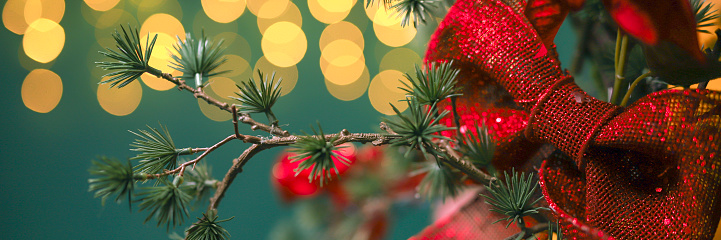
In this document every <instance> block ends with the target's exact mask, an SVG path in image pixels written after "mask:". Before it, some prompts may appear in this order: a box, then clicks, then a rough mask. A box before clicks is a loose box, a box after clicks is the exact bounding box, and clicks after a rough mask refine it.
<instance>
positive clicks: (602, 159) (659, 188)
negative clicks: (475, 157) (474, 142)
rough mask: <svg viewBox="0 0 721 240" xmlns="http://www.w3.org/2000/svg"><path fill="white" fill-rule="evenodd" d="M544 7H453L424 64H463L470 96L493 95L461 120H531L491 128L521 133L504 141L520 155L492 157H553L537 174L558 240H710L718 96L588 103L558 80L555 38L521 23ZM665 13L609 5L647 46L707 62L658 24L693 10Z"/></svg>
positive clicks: (496, 2) (466, 3) (685, 35)
mask: <svg viewBox="0 0 721 240" xmlns="http://www.w3.org/2000/svg"><path fill="white" fill-rule="evenodd" d="M540 2H541V1H530V2H529V5H527V6H526V5H525V2H523V1H513V0H508V1H500V0H459V1H457V2H456V4H455V5H454V6H453V7H452V8H451V10H450V11H449V13H448V15H447V16H446V18H445V19H444V20H443V22H442V23H441V24H440V26H439V28H438V30H437V32H436V33H435V35H434V37H433V38H432V39H431V42H430V43H429V47H428V52H427V54H426V61H428V62H436V61H440V62H447V61H454V62H456V63H458V65H457V66H460V68H461V75H460V77H461V79H459V83H460V84H470V85H472V86H473V87H478V88H480V91H475V92H476V94H480V95H484V94H486V95H488V96H489V97H488V98H486V97H485V96H481V98H477V99H472V98H471V99H468V100H465V103H466V107H467V108H469V109H473V110H475V112H473V111H468V112H470V114H469V115H471V116H473V117H475V118H477V117H479V116H486V115H488V112H493V111H498V110H495V109H503V108H505V109H510V110H507V111H519V112H521V113H520V114H519V115H521V116H524V117H525V118H524V119H527V120H526V121H525V122H524V121H521V122H520V124H508V125H500V126H498V127H495V128H494V127H491V128H492V129H498V130H494V132H503V131H507V129H512V130H516V132H513V131H511V132H512V134H509V135H510V136H511V137H509V138H504V139H510V140H507V141H508V143H516V144H512V145H511V146H512V147H509V148H504V147H502V146H503V144H500V145H499V146H501V147H500V148H499V149H497V151H499V150H500V151H501V152H502V151H503V150H504V149H510V150H509V151H512V152H515V153H513V154H511V155H515V156H519V155H520V156H531V155H533V154H534V153H535V152H536V150H537V149H538V146H540V145H539V144H540V143H544V142H547V143H551V144H552V145H553V146H554V147H555V148H556V149H557V150H556V151H555V152H554V153H553V154H551V155H550V156H548V157H547V158H546V160H545V162H544V164H543V166H542V168H541V170H540V174H541V186H542V189H543V192H544V196H545V198H546V200H547V201H548V203H549V206H550V207H551V208H552V209H553V212H554V215H555V216H556V217H558V218H559V219H560V221H561V225H562V227H563V230H564V235H566V236H570V237H571V238H576V237H579V238H584V239H585V238H600V239H709V238H711V237H712V235H713V233H714V230H715V229H716V226H717V224H718V221H719V218H720V217H721V202H720V201H719V200H720V199H719V196H721V195H720V193H721V189H719V185H718V182H719V181H721V179H720V178H719V170H717V168H718V167H719V166H718V165H719V164H721V158H720V157H719V148H721V140H719V138H721V131H720V128H721V123H720V122H719V121H720V120H721V119H720V118H719V114H721V105H720V104H719V101H721V94H719V93H718V92H715V91H710V90H691V89H685V90H664V91H660V92H656V93H653V94H650V95H647V96H645V97H643V98H641V99H639V100H638V101H636V102H635V103H633V104H632V105H630V106H628V107H627V108H624V107H619V106H617V105H614V104H611V103H606V102H602V101H600V100H598V99H595V98H593V97H591V96H588V95H587V94H586V93H585V92H584V91H583V90H581V89H580V88H578V86H576V84H574V82H573V77H572V76H570V75H569V74H568V73H566V72H564V71H562V69H561V67H560V63H559V61H558V59H557V58H556V57H555V53H554V45H552V44H551V43H549V42H547V41H544V40H547V39H549V38H550V39H552V37H549V36H552V35H555V31H554V30H553V28H552V27H545V28H540V29H537V28H536V27H538V26H537V25H538V24H534V23H538V22H539V21H538V20H539V19H536V18H530V19H529V17H533V16H540V15H533V14H530V15H529V14H524V13H528V10H524V9H525V8H527V7H537V6H539V5H542V4H540ZM549 2H551V3H556V4H559V5H558V6H559V7H560V9H558V11H551V13H555V14H561V15H565V12H567V10H566V7H567V5H566V3H564V2H563V1H549ZM666 2H669V3H671V2H673V3H674V4H671V5H668V6H666V5H653V7H651V6H647V5H649V4H650V3H646V2H643V1H605V3H607V4H606V5H607V7H608V8H609V9H610V12H611V14H612V15H613V16H614V18H615V19H617V20H619V22H620V25H621V27H622V28H623V29H624V30H626V31H627V33H628V34H631V35H634V36H637V37H638V38H639V39H641V40H642V41H644V42H647V43H649V44H654V43H656V42H657V41H669V42H672V43H674V44H678V46H680V48H681V49H683V50H685V51H687V52H689V53H690V54H691V56H694V58H696V59H699V60H702V59H700V56H701V55H699V54H697V53H696V51H698V49H697V48H695V39H696V37H695V31H689V30H688V28H673V27H670V26H667V25H663V24H664V23H668V21H672V20H673V18H669V19H664V18H665V17H666V15H663V14H660V13H659V11H672V10H673V11H674V12H675V11H681V12H683V11H684V10H686V9H688V8H686V7H683V8H680V9H675V8H677V7H678V6H687V5H688V4H687V3H686V2H683V3H679V2H678V1H664V3H666ZM532 3H539V4H538V5H534V4H532ZM678 4H680V5H678ZM658 6H663V7H658ZM674 6H675V7H674ZM657 8H658V9H657ZM646 11H650V12H646ZM677 16H678V17H679V18H681V20H678V21H682V22H680V23H679V22H674V24H671V26H676V25H683V26H686V25H688V24H686V21H689V20H688V17H691V16H692V15H690V14H689V15H688V16H686V15H685V12H683V13H682V14H679V15H677ZM634 17H641V18H643V19H646V20H648V21H647V22H641V24H649V26H652V27H651V28H647V27H641V28H640V30H639V29H636V28H635V27H637V26H636V25H633V24H631V23H636V24H638V23H639V22H636V21H635V20H630V21H627V20H628V18H634ZM555 19H563V17H560V18H555ZM643 19H642V20H643ZM657 20H663V21H664V22H662V23H657V22H655V21H657ZM560 23H561V22H560V21H556V22H553V24H551V26H554V25H560ZM544 29H551V30H544ZM636 30H639V31H636ZM690 34H693V35H690ZM691 43H693V44H694V45H691ZM691 46H693V47H691ZM699 64H703V63H701V62H700V63H699ZM621 72H623V71H621ZM489 89H493V90H494V91H501V93H498V92H493V91H490V90H489ZM503 89H505V90H507V93H503ZM474 90H475V89H474ZM464 97H468V96H464ZM487 99H491V100H490V101H489V100H487ZM511 99H512V101H509V100H511ZM474 100H476V101H477V102H475V101H474ZM514 103H515V104H514ZM468 112H466V113H468ZM461 114H463V113H461ZM525 114H528V115H525ZM526 116H527V117H526ZM464 117H465V118H468V116H464V115H461V119H463V118H464ZM503 120H504V119H501V122H503ZM514 139H515V140H514ZM529 141H530V142H532V143H534V144H530V145H531V146H530V148H529V147H526V146H524V145H523V144H517V143H519V142H521V143H526V142H529ZM523 159H528V158H527V157H526V158H523ZM494 162H495V160H494ZM519 164H522V163H519Z"/></svg>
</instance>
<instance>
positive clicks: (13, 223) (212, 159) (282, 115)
mask: <svg viewBox="0 0 721 240" xmlns="http://www.w3.org/2000/svg"><path fill="white" fill-rule="evenodd" d="M294 3H295V4H296V5H297V6H298V8H299V9H300V11H301V13H302V15H303V27H302V28H303V30H304V32H305V34H306V36H307V39H308V50H307V52H306V54H305V56H304V58H303V60H302V61H301V62H300V63H299V64H297V67H298V72H299V78H298V83H297V85H296V87H295V88H294V90H293V91H292V92H291V93H290V94H288V95H286V96H284V97H282V98H281V99H280V100H279V101H278V103H277V105H276V107H275V109H274V112H275V113H276V115H277V116H278V118H279V119H280V121H281V124H288V125H286V126H284V128H285V129H286V130H289V131H291V132H292V133H298V132H299V131H300V130H305V131H308V130H309V126H310V125H311V124H315V122H316V121H319V122H320V123H321V124H322V126H323V129H324V130H325V131H326V132H337V131H340V130H341V129H343V128H346V129H348V130H349V131H351V132H376V131H378V129H377V123H378V122H379V121H380V117H381V116H382V114H380V113H378V112H377V111H376V110H374V109H373V107H372V106H371V104H370V102H369V100H368V96H367V93H366V94H364V95H363V96H361V97H360V98H358V99H356V100H354V101H348V102H345V101H341V100H338V99H336V98H334V97H333V96H331V95H330V94H329V93H328V91H327V89H326V87H325V84H324V81H323V76H322V74H321V71H320V68H319V66H318V59H319V58H320V50H319V49H318V44H317V42H318V39H319V36H320V34H321V32H322V30H323V28H324V27H325V26H326V25H325V24H323V23H320V22H318V21H317V20H315V19H314V18H313V17H312V16H311V14H310V13H309V11H308V8H307V3H306V2H305V1H294ZM181 4H182V9H183V13H184V15H185V16H187V17H184V18H183V19H182V20H181V22H182V23H183V25H184V26H185V29H186V31H194V30H193V29H192V20H193V18H192V16H194V15H195V14H196V13H197V12H198V11H202V7H201V6H200V2H199V1H182V2H181ZM82 5H84V3H83V2H82V1H75V0H67V1H66V9H65V14H64V17H63V19H62V21H61V22H60V24H61V25H62V26H63V28H64V30H65V34H66V41H65V46H64V48H63V51H62V53H61V54H60V55H59V56H58V58H57V59H56V60H55V61H53V62H51V63H50V64H37V68H47V69H50V70H52V71H53V72H55V73H57V74H58V75H59V76H60V77H61V78H62V82H63V95H62V99H61V100H60V103H59V104H58V105H57V107H56V108H55V109H54V110H52V111H51V112H49V113H37V112H34V111H32V110H30V109H28V108H27V107H25V105H24V104H23V101H22V98H21V91H20V89H21V86H22V83H23V79H24V78H25V76H26V75H27V74H28V73H29V72H30V70H28V69H26V68H24V67H23V66H21V64H20V60H19V55H21V54H23V53H22V35H16V34H14V33H12V32H10V31H9V30H7V29H6V28H4V27H3V28H2V29H0V41H1V42H2V44H1V46H0V56H3V57H1V58H0V71H2V75H1V76H2V78H1V81H2V83H3V84H2V87H0V91H2V93H3V94H2V96H0V101H1V102H0V103H1V106H2V114H1V116H2V117H1V120H0V126H1V128H2V137H1V138H0V154H1V155H0V156H2V160H0V182H2V185H0V186H1V190H0V216H2V217H1V218H0V234H1V236H2V237H0V238H1V239H167V234H168V233H167V232H166V230H165V229H164V228H163V227H161V228H157V227H156V226H155V222H154V220H152V221H150V222H148V223H147V224H143V220H144V219H145V217H146V214H147V213H146V212H140V213H139V212H137V209H138V208H137V206H133V210H132V211H129V209H128V206H127V202H123V203H122V204H120V205H118V204H115V203H113V202H112V201H108V203H107V204H106V205H105V206H104V207H103V206H101V204H100V200H99V199H95V198H93V194H92V193H90V192H88V191H87V188H88V184H87V179H88V178H89V177H90V175H89V174H88V172H87V169H88V168H89V167H90V161H91V159H94V158H96V157H97V156H101V155H105V156H110V157H116V158H120V159H125V158H129V157H132V156H134V153H133V152H131V151H129V146H128V144H129V143H131V142H132V141H133V140H134V139H135V137H134V136H133V135H132V134H130V133H128V130H136V129H145V128H146V127H145V125H146V124H147V125H150V126H153V127H157V126H158V123H162V124H164V125H167V127H168V129H169V130H170V133H171V135H172V137H173V139H174V141H175V143H176V146H178V147H207V146H211V145H212V144H214V143H216V142H217V141H219V140H221V139H222V138H224V137H226V136H227V135H228V134H229V133H230V132H231V131H232V124H231V123H230V122H229V121H226V122H215V121H212V120H209V119H208V118H206V117H205V116H204V115H203V114H202V113H201V111H200V109H199V108H198V104H197V100H196V99H195V98H193V97H192V96H191V95H190V94H189V93H187V92H178V91H176V90H173V89H171V90H168V91H155V90H152V89H150V88H148V87H145V86H144V87H143V97H142V101H141V103H140V105H139V106H138V108H137V109H136V110H135V111H134V112H133V113H132V114H130V115H127V116H122V117H118V116H114V115H111V114H109V113H107V112H106V111H104V110H103V109H102V108H101V107H100V105H99V104H98V101H97V97H96V91H97V87H98V85H97V84H95V83H96V82H97V81H99V79H95V78H94V77H92V76H91V73H90V70H89V67H88V66H89V63H90V62H93V61H100V60H103V59H102V57H101V56H100V55H99V54H97V55H95V57H96V58H94V59H89V58H88V56H89V52H90V51H92V50H93V49H98V48H99V46H98V44H97V42H96V40H95V39H94V38H95V35H94V27H93V26H92V25H90V24H88V23H87V21H85V20H84V19H83V16H82V14H81V8H82V7H83V6H82ZM126 5H129V4H126ZM3 6H4V2H3ZM129 12H131V13H133V12H132V11H129ZM350 18H353V19H355V20H354V21H361V22H362V21H366V24H367V25H369V26H367V27H365V28H361V30H364V37H365V42H366V47H365V50H364V54H365V55H366V64H367V66H368V68H369V71H370V74H371V76H375V74H377V73H378V63H379V61H380V58H381V57H382V56H383V54H385V53H387V52H388V51H389V50H391V49H392V48H390V47H387V46H385V45H383V44H382V43H380V42H378V41H377V39H376V38H375V37H374V34H373V29H372V26H370V25H371V23H370V21H369V20H368V19H367V17H365V13H364V12H363V9H362V4H356V6H355V7H354V9H353V11H352V12H351V14H350V16H349V19H350ZM237 21H238V22H239V29H238V32H237V33H238V34H240V35H241V36H243V37H244V38H245V39H246V40H247V41H248V43H249V44H250V46H251V48H252V51H253V52H252V57H253V58H252V59H249V61H248V62H250V63H251V66H252V64H253V63H255V62H256V61H257V59H258V58H260V57H261V56H262V52H261V50H260V38H261V36H260V33H259V31H258V27H257V25H256V19H255V16H254V15H252V14H251V13H250V12H249V11H247V10H246V12H245V13H243V15H242V16H241V17H240V18H239V19H238V20H237ZM354 23H355V22H354ZM434 27H435V26H434V25H433V24H431V26H429V27H428V28H427V29H426V30H421V31H419V34H418V35H417V36H416V39H415V41H414V42H413V43H411V44H409V46H407V47H410V48H411V49H413V50H414V51H416V52H417V53H419V55H420V56H423V52H424V48H425V46H424V45H425V43H426V42H427V39H428V37H429V34H430V32H431V31H432V29H433V28H434ZM561 31H562V34H566V36H569V35H570V32H569V30H568V27H566V26H564V27H563V29H562V30H561ZM557 39H558V40H563V41H561V42H557V44H558V45H559V46H561V48H560V49H559V53H560V55H561V56H562V61H565V62H567V60H564V59H566V56H569V55H570V54H569V53H568V52H567V51H566V49H568V48H570V46H572V45H571V44H572V43H571V42H569V41H571V40H572V38H571V37H566V38H557ZM564 41H565V42H564ZM90 56H91V57H92V54H90ZM409 64H413V63H409ZM255 118H256V119H257V120H264V117H263V116H261V115H257V116H255ZM241 129H243V130H244V131H242V132H243V133H245V134H254V135H256V134H257V135H264V133H262V132H251V131H249V130H245V129H247V128H244V126H243V127H241ZM245 147H247V145H246V144H243V143H241V142H240V141H233V142H231V143H229V144H227V145H225V146H224V147H223V148H221V149H220V150H218V151H216V152H213V153H212V154H211V155H209V156H208V157H207V158H206V160H207V162H208V164H209V165H211V166H212V168H213V174H214V176H215V177H216V178H217V179H222V177H223V175H224V174H225V172H226V170H227V169H228V167H229V166H230V165H231V160H232V159H233V158H235V157H237V156H238V155H239V154H240V153H241V152H242V150H243V149H244V148H245ZM279 151H280V149H273V150H268V151H264V152H262V153H260V154H258V155H257V156H256V157H255V158H253V159H252V160H251V161H250V162H249V163H248V164H247V165H246V166H245V168H244V171H243V173H241V174H240V175H239V176H238V178H237V179H236V180H235V182H234V184H233V185H232V186H231V188H230V189H229V191H228V192H227V194H226V196H225V198H224V200H223V202H222V204H221V206H220V209H219V213H220V217H221V218H226V217H230V216H235V217H236V218H235V219H234V220H232V221H231V222H227V223H225V224H224V226H225V227H226V228H227V229H228V230H229V231H230V233H231V235H232V238H233V239H265V238H267V236H268V234H269V232H270V231H271V229H272V227H273V226H274V224H275V223H276V222H277V221H278V220H280V219H281V218H284V217H286V216H290V214H291V210H290V209H291V208H290V207H288V206H287V205H284V204H283V203H282V202H281V201H280V200H279V198H278V196H277V195H276V194H275V192H274V190H273V188H272V186H271V183H270V176H269V174H270V169H271V166H272V164H273V162H274V160H275V158H276V157H277V156H278V155H279ZM204 161H205V160H204ZM205 207H206V204H202V205H200V207H199V209H205ZM200 213H201V212H200V211H197V210H196V211H193V212H192V213H191V216H190V219H189V220H186V223H185V224H184V226H182V227H178V228H175V229H171V231H175V232H178V233H181V232H182V230H183V229H185V228H186V227H187V226H189V224H190V223H192V222H193V220H194V219H195V217H198V216H200ZM392 214H393V216H394V218H393V221H394V222H393V223H392V224H391V226H390V227H391V230H390V232H389V235H388V236H389V239H405V238H408V237H410V236H412V235H413V234H415V233H417V232H419V231H420V230H421V229H423V228H424V227H425V226H426V225H427V224H429V223H430V217H429V215H430V211H429V210H428V207H427V204H423V205H420V206H415V207H413V206H410V207H409V206H404V207H402V208H394V212H393V213H392ZM181 234H182V233H181Z"/></svg>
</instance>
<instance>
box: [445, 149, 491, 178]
mask: <svg viewBox="0 0 721 240" xmlns="http://www.w3.org/2000/svg"><path fill="white" fill-rule="evenodd" d="M439 145H440V146H441V147H442V148H443V150H444V151H445V152H446V153H448V155H449V156H450V158H442V159H443V160H444V161H445V162H447V163H448V164H450V165H451V166H453V167H454V168H456V169H458V170H460V171H461V172H463V173H465V174H466V175H468V177H470V178H471V179H473V180H474V181H476V182H479V183H481V184H483V185H488V184H490V183H491V182H493V181H495V180H496V177H492V176H491V175H488V174H487V173H485V172H483V171H481V170H479V169H478V168H476V166H473V164H470V163H468V162H466V161H463V160H462V159H461V156H460V155H458V152H456V150H454V149H453V148H452V147H451V145H450V144H448V142H447V141H445V140H442V141H441V142H440V143H439Z"/></svg>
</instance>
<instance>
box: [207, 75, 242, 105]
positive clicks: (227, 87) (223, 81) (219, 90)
mask: <svg viewBox="0 0 721 240" xmlns="http://www.w3.org/2000/svg"><path fill="white" fill-rule="evenodd" d="M209 82H210V84H208V85H209V86H210V90H212V91H213V93H215V95H217V96H219V97H220V98H221V100H223V101H228V100H232V98H231V97H238V95H235V93H236V92H238V91H239V90H238V87H236V86H235V85H236V84H237V83H236V82H235V81H233V79H230V78H227V77H211V78H210V80H209ZM204 89H208V88H204Z"/></svg>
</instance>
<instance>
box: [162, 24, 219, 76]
mask: <svg viewBox="0 0 721 240" xmlns="http://www.w3.org/2000/svg"><path fill="white" fill-rule="evenodd" d="M176 38H177V39H178V42H177V43H176V44H175V45H173V48H175V51H176V52H177V53H178V54H177V55H176V54H172V55H171V56H170V57H171V58H172V59H173V61H174V62H171V64H172V65H171V66H170V67H172V68H173V69H175V70H178V71H181V72H182V73H183V76H181V77H180V78H183V79H195V84H196V87H202V86H203V81H202V79H203V78H208V77H212V76H215V75H218V74H223V73H226V72H228V71H230V70H226V71H220V72H213V71H215V70H216V69H217V68H218V67H219V66H220V65H221V64H223V63H225V61H226V60H227V59H225V58H224V57H223V53H224V52H225V49H226V47H225V46H223V41H224V40H223V39H221V40H220V41H218V43H217V44H216V43H214V42H213V41H211V40H210V39H208V37H206V36H205V32H203V33H202V34H201V36H200V38H199V39H195V38H193V36H192V35H191V34H190V33H187V34H186V35H185V41H183V40H181V39H180V37H177V36H176Z"/></svg>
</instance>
